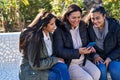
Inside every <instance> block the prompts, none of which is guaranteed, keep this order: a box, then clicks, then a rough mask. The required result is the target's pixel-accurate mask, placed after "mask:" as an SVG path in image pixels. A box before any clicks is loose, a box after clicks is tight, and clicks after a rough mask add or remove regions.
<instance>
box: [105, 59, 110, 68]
mask: <svg viewBox="0 0 120 80" xmlns="http://www.w3.org/2000/svg"><path fill="white" fill-rule="evenodd" d="M110 62H111V59H110V58H107V59H106V60H105V62H104V64H105V65H106V68H108V65H109V63H110Z"/></svg>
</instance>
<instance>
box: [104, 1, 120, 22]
mask: <svg viewBox="0 0 120 80" xmlns="http://www.w3.org/2000/svg"><path fill="white" fill-rule="evenodd" d="M103 6H104V7H105V8H106V10H107V12H108V15H109V16H112V17H114V18H116V19H119V20H120V0H103Z"/></svg>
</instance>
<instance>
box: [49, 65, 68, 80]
mask: <svg viewBox="0 0 120 80" xmlns="http://www.w3.org/2000/svg"><path fill="white" fill-rule="evenodd" d="M48 80H70V76H69V72H68V68H67V65H66V64H64V63H57V64H56V65H54V66H53V67H52V68H51V69H50V72H49V77H48Z"/></svg>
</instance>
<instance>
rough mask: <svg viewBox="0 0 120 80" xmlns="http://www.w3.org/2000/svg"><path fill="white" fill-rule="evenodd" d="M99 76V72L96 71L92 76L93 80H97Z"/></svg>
mask: <svg viewBox="0 0 120 80" xmlns="http://www.w3.org/2000/svg"><path fill="white" fill-rule="evenodd" d="M100 76H101V72H100V70H98V71H96V72H95V74H94V75H93V79H94V80H99V79H100Z"/></svg>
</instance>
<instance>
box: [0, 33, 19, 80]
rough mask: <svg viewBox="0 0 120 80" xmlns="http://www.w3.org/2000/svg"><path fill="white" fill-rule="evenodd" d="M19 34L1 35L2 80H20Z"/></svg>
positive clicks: (0, 67)
mask: <svg viewBox="0 0 120 80" xmlns="http://www.w3.org/2000/svg"><path fill="white" fill-rule="evenodd" d="M19 34H20V32H14V33H0V80H19V78H18V73H19V62H20V59H21V54H20V53H19V46H18V44H19Z"/></svg>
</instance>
